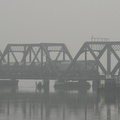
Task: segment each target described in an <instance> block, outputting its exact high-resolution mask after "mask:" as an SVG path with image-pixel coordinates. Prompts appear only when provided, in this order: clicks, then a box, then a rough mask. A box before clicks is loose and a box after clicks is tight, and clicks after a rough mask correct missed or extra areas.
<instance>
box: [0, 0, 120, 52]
mask: <svg viewBox="0 0 120 120" xmlns="http://www.w3.org/2000/svg"><path fill="white" fill-rule="evenodd" d="M92 36H94V37H107V38H110V39H111V40H113V39H114V40H120V0H0V47H1V49H4V48H5V46H6V45H7V44H8V43H41V42H49V43H51V42H59V43H61V42H62V43H65V44H66V45H67V46H68V48H69V49H70V52H71V53H73V54H76V52H77V51H78V49H79V48H80V47H81V45H82V44H83V43H84V42H85V41H89V40H90V39H91V37H92ZM72 48H73V49H72Z"/></svg>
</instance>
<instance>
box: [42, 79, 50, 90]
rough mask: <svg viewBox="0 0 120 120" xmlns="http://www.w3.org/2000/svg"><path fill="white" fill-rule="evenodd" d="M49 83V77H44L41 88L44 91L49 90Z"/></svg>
mask: <svg viewBox="0 0 120 120" xmlns="http://www.w3.org/2000/svg"><path fill="white" fill-rule="evenodd" d="M49 84H50V81H49V79H44V80H43V89H44V90H45V91H49Z"/></svg>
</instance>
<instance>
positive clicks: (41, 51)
mask: <svg viewBox="0 0 120 120" xmlns="http://www.w3.org/2000/svg"><path fill="white" fill-rule="evenodd" d="M41 67H42V70H43V50H42V49H41Z"/></svg>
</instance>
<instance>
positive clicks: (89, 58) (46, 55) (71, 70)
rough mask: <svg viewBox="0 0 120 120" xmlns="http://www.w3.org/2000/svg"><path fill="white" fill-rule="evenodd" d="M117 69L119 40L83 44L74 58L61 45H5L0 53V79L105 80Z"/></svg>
mask: <svg viewBox="0 0 120 120" xmlns="http://www.w3.org/2000/svg"><path fill="white" fill-rule="evenodd" d="M119 68H120V42H119V41H116V42H104V41H102V42H100V41H97V42H96V41H91V42H85V43H84V44H83V45H82V47H81V48H80V50H79V51H78V53H77V54H76V56H75V57H74V58H73V57H72V55H71V54H70V52H69V50H68V48H67V47H66V45H65V44H63V43H40V44H8V45H7V46H6V48H5V50H4V51H3V52H0V79H12V78H15V79H62V80H83V79H85V80H93V79H97V78H98V77H99V78H100V77H101V78H102V79H105V77H106V76H111V77H115V76H116V75H119ZM101 73H102V74H101Z"/></svg>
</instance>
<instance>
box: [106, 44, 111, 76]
mask: <svg viewBox="0 0 120 120" xmlns="http://www.w3.org/2000/svg"><path fill="white" fill-rule="evenodd" d="M110 47H111V46H110V44H108V45H107V74H108V75H110V74H111V48H110Z"/></svg>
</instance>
